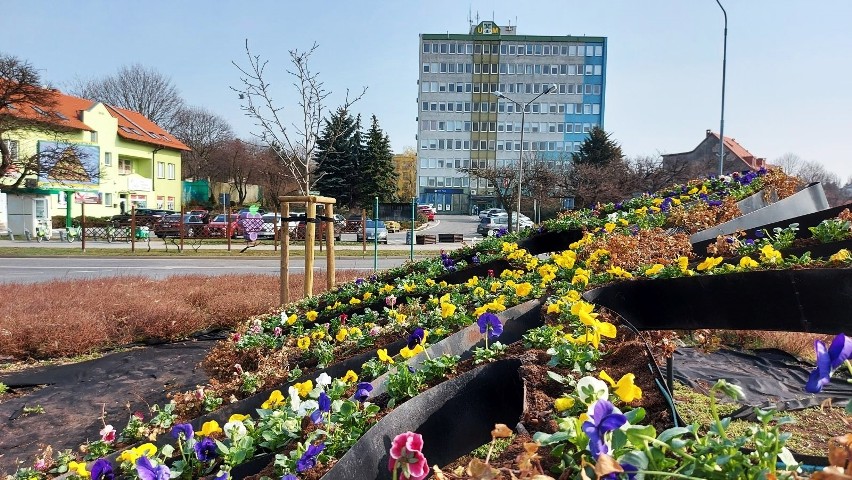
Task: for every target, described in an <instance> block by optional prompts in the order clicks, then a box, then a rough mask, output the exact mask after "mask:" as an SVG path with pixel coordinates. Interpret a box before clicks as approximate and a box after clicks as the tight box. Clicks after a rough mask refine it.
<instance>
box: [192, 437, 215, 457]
mask: <svg viewBox="0 0 852 480" xmlns="http://www.w3.org/2000/svg"><path fill="white" fill-rule="evenodd" d="M193 448H194V449H195V458H197V459H198V460H199V461H201V462H209V461H210V460H213V459H214V458H216V457H217V456H218V454H219V450H218V449H217V448H216V442H215V441H213V439H212V438H210V437H204V438H202V439H201V440H200V441H198V442H195V445H194V446H193Z"/></svg>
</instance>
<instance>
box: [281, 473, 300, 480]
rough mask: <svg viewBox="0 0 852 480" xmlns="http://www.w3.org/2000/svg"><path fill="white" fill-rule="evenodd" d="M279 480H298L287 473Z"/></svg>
mask: <svg viewBox="0 0 852 480" xmlns="http://www.w3.org/2000/svg"><path fill="white" fill-rule="evenodd" d="M281 480H299V478H298V477H296V476H295V475H293V474H292V473H288V474H287V475H284V476H283V477H281Z"/></svg>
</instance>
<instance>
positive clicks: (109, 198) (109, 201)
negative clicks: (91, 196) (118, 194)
mask: <svg viewBox="0 0 852 480" xmlns="http://www.w3.org/2000/svg"><path fill="white" fill-rule="evenodd" d="M104 205H105V206H107V207H112V193H109V192H105V193H104Z"/></svg>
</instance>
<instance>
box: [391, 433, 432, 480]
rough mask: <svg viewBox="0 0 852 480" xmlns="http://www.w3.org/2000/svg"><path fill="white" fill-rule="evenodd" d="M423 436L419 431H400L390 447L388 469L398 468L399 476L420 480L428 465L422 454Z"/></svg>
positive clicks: (425, 474) (424, 476)
mask: <svg viewBox="0 0 852 480" xmlns="http://www.w3.org/2000/svg"><path fill="white" fill-rule="evenodd" d="M421 450H423V437H422V436H421V435H420V434H419V433H413V432H405V433H400V434H399V435H397V436H396V437H395V438H394V439H393V443H392V444H391V449H390V457H391V458H390V460H389V461H388V469H389V470H390V471H391V472H394V471H396V470H397V469H399V470H400V474H401V476H400V477H399V478H404V479H407V480H422V479H424V478H426V476H427V475H428V474H429V465H428V464H427V463H426V457H424V456H423V452H422V451H421Z"/></svg>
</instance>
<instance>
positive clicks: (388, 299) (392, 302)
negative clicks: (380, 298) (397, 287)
mask: <svg viewBox="0 0 852 480" xmlns="http://www.w3.org/2000/svg"><path fill="white" fill-rule="evenodd" d="M385 305H387V306H389V307H390V308H393V307H394V305H396V296H394V295H388V296H387V297H385Z"/></svg>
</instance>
